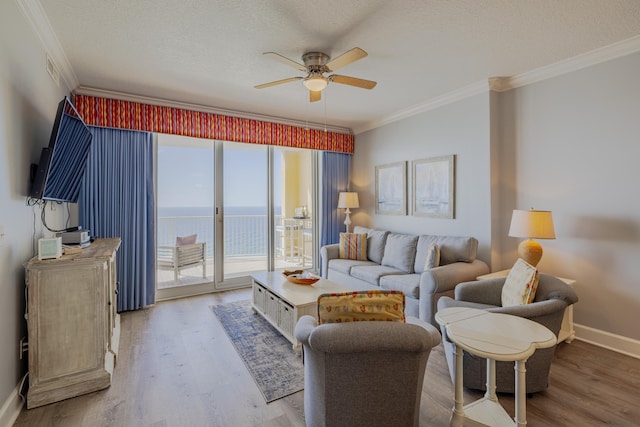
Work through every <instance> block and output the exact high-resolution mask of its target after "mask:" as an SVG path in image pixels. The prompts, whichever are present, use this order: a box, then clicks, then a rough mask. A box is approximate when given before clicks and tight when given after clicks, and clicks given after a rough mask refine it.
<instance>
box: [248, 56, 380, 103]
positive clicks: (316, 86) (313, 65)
mask: <svg viewBox="0 0 640 427" xmlns="http://www.w3.org/2000/svg"><path fill="white" fill-rule="evenodd" d="M264 55H269V57H271V58H273V59H275V60H277V61H280V62H283V63H285V64H287V65H290V66H292V67H294V68H297V69H298V70H300V71H304V72H306V73H307V75H306V77H289V78H288V79H283V80H276V81H274V82H270V83H264V84H261V85H257V86H255V88H256V89H264V88H267V87H271V86H276V85H280V84H283V83H289V82H293V81H297V80H302V83H303V84H304V85H305V87H306V88H307V89H309V101H310V102H315V101H320V93H321V92H322V90H323V89H324V88H326V87H327V85H328V84H329V82H333V83H340V84H343V85H349V86H355V87H360V88H363V89H373V88H374V87H375V86H376V84H377V83H376V82H374V81H371V80H364V79H359V78H357V77H349V76H341V75H339V74H332V75H330V76H327V77H325V76H324V73H331V72H333V71H335V70H337V69H338V68H342V67H344V66H345V65H349V64H351V63H352V62H355V61H357V60H359V59H362V58H364V57H365V56H367V52H365V51H364V50H362V49H360V48H359V47H354V48H353V49H351V50H348V51H346V52H345V53H343V54H342V55H340V56H338V57H336V58H333V59H331V58H330V57H329V55H327V54H325V53H322V52H307V53H305V54H304V55H302V62H303V63H304V65H303V64H300V63H298V62H296V61H293V60H291V59H289V58H287V57H284V56H282V55H280V54H279V53H276V52H265V53H264Z"/></svg>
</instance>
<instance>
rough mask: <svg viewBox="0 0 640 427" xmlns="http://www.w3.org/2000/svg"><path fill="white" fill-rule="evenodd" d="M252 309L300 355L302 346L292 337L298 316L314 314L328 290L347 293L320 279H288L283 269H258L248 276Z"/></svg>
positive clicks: (334, 284) (336, 285)
mask: <svg viewBox="0 0 640 427" xmlns="http://www.w3.org/2000/svg"><path fill="white" fill-rule="evenodd" d="M251 278H252V283H253V284H252V286H253V300H252V304H251V305H252V307H253V309H254V310H255V311H256V312H257V313H259V314H260V315H262V316H263V317H264V318H265V319H267V321H269V323H271V324H272V325H273V326H274V327H275V328H276V329H277V330H278V331H279V332H280V333H281V334H282V335H283V336H284V337H285V338H286V339H288V340H289V341H291V343H292V344H293V349H294V350H295V351H296V353H298V354H300V352H301V351H302V347H301V345H300V343H299V342H298V341H297V340H296V338H295V336H294V330H295V327H296V323H297V322H298V319H300V317H302V316H304V315H310V316H313V317H317V310H318V309H317V301H318V297H319V296H320V295H322V294H327V293H340V292H347V291H349V289H347V288H345V287H343V286H341V285H338V284H337V283H333V282H330V281H329V280H325V279H320V280H318V281H317V282H316V283H314V284H313V285H296V284H294V283H291V282H289V281H288V280H287V279H286V278H285V277H284V276H283V275H282V271H272V272H267V271H265V272H260V273H255V274H252V275H251Z"/></svg>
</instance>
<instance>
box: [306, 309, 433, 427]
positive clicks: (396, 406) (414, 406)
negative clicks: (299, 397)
mask: <svg viewBox="0 0 640 427" xmlns="http://www.w3.org/2000/svg"><path fill="white" fill-rule="evenodd" d="M316 323H317V322H316V319H315V318H313V317H311V316H303V317H302V318H300V320H299V321H298V323H297V325H296V329H295V336H296V339H297V340H298V341H299V342H300V343H302V348H303V357H304V414H305V421H306V425H307V427H311V426H314V427H315V426H330V427H331V426H349V427H357V426H367V427H369V426H373V425H380V426H383V425H384V426H417V425H418V420H419V415H420V400H421V396H422V385H423V381H424V375H425V368H426V366H427V360H428V358H429V354H430V352H431V349H432V348H433V347H435V346H436V345H438V344H439V343H440V333H439V332H438V330H437V329H436V328H435V327H433V326H432V325H430V324H428V323H425V322H423V321H421V320H419V319H417V318H412V317H408V318H407V323H403V322H382V321H376V322H369V321H361V322H347V323H330V324H324V325H320V326H317V325H316Z"/></svg>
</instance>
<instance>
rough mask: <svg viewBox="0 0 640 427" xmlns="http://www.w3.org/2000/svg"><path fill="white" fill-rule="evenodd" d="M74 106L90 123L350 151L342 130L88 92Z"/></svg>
mask: <svg viewBox="0 0 640 427" xmlns="http://www.w3.org/2000/svg"><path fill="white" fill-rule="evenodd" d="M75 106H76V109H77V110H78V112H79V113H80V115H81V116H82V118H83V120H84V121H85V123H86V124H88V125H92V126H102V127H110V128H117V129H131V130H142V131H147V132H157V133H167V134H172V135H183V136H192V137H195V138H207V139H217V140H221V141H232V142H247V143H251V144H267V145H279V146H284V147H295V148H310V149H313V150H326V151H337V152H341V153H353V141H354V138H353V135H350V134H346V133H337V132H328V131H327V132H325V131H322V130H317V129H305V128H302V127H298V126H291V125H285V124H280V123H272V122H265V121H260V120H253V119H245V118H241V117H231V116H223V115H220V114H213V113H205V112H201V111H192V110H185V109H181V108H174V107H163V106H159V105H150V104H141V103H138V102H131V101H121V100H117V99H109V98H98V97H95V96H88V95H75Z"/></svg>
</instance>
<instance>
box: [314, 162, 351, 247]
mask: <svg viewBox="0 0 640 427" xmlns="http://www.w3.org/2000/svg"><path fill="white" fill-rule="evenodd" d="M350 167H351V154H344V153H333V152H329V151H324V152H323V153H322V170H321V173H322V175H321V176H320V180H321V182H322V200H321V204H322V215H321V216H320V217H321V218H322V219H321V223H320V246H324V245H330V244H332V243H338V242H339V241H340V231H343V230H344V216H342V217H340V215H339V212H338V195H339V194H340V192H341V191H348V190H349V172H350Z"/></svg>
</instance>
